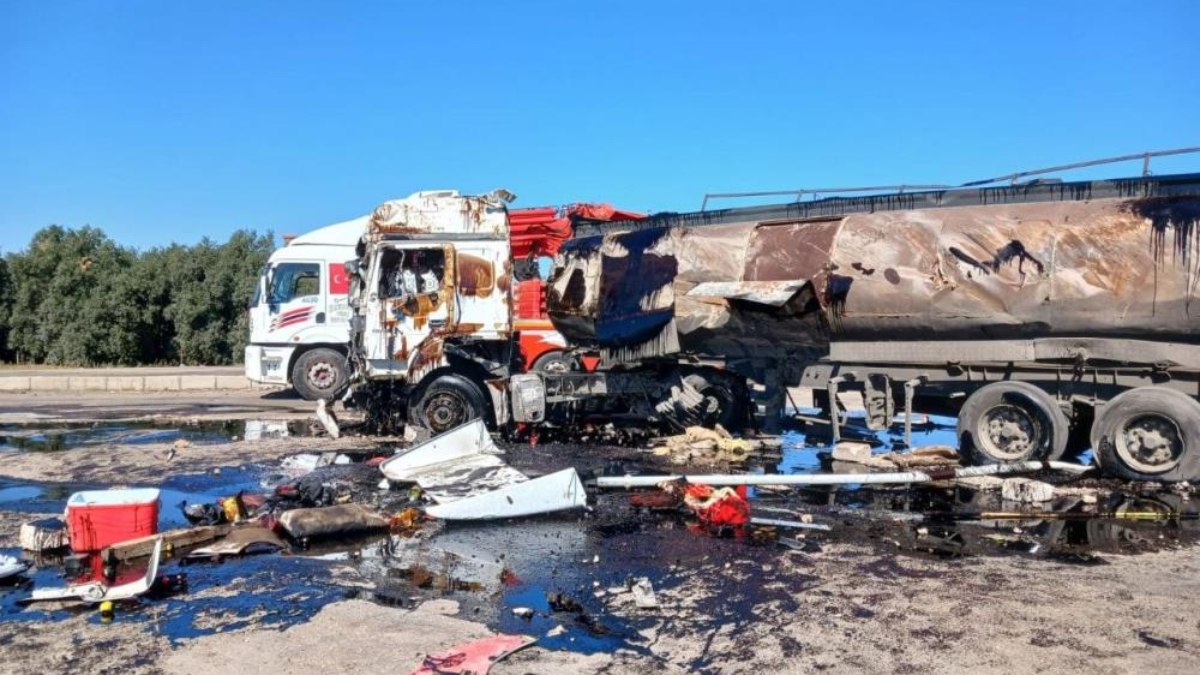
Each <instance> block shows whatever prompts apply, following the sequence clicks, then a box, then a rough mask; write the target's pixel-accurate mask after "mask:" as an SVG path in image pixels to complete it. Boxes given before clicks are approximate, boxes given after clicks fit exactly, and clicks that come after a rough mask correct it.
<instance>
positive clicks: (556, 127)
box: [0, 0, 1200, 251]
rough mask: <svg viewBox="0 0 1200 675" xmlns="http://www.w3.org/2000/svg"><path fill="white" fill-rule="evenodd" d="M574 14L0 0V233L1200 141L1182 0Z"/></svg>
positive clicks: (767, 184) (935, 165)
mask: <svg viewBox="0 0 1200 675" xmlns="http://www.w3.org/2000/svg"><path fill="white" fill-rule="evenodd" d="M584 4H585V3H573V2H563V1H561V0H559V1H556V2H544V3H543V2H536V3H535V2H511V3H508V2H486V3H468V2H442V3H406V2H378V3H372V2H349V3H340V2H332V1H330V2H320V3H309V2H253V1H248V2H217V3H213V2H163V1H161V0H158V1H153V2H142V1H132V0H126V1H122V2H115V1H114V2H69V1H64V0H55V1H53V2H37V1H35V0H27V1H24V2H11V1H9V0H0V249H2V250H4V251H11V250H14V249H19V248H23V247H24V246H25V245H26V244H27V243H28V241H29V238H30V236H31V235H32V234H33V232H34V231H36V230H37V229H38V228H40V227H42V226H44V225H47V224H50V223H58V224H62V225H68V226H81V225H84V224H91V225H96V226H99V227H101V228H103V229H104V230H105V231H106V232H107V233H108V234H109V235H111V236H112V237H113V238H115V239H117V240H118V241H120V242H122V243H126V244H131V245H136V246H139V247H145V246H153V245H159V244H164V243H168V242H170V241H180V242H187V243H190V242H194V241H196V240H198V239H199V238H200V237H202V236H205V235H208V236H211V237H213V238H216V239H224V238H225V237H226V236H227V235H228V234H229V233H230V232H231V231H232V230H234V229H236V228H241V227H247V228H253V229H258V230H267V229H271V230H274V231H275V232H276V233H281V232H303V231H307V230H309V229H312V228H314V227H317V226H320V225H323V224H326V223H329V222H333V221H336V220H341V219H345V218H349V217H353V216H356V215H359V214H362V213H365V212H368V211H369V210H370V209H372V208H373V207H374V206H375V205H376V204H378V203H379V202H381V201H383V200H385V199H389V198H394V197H401V196H404V195H406V194H408V193H410V192H412V191H415V190H419V189H432V188H444V187H454V188H458V189H461V190H464V191H468V192H482V191H487V190H490V189H491V188H493V187H497V186H503V187H507V188H509V189H510V190H513V191H514V192H516V193H517V194H518V195H519V196H520V199H519V200H518V201H517V203H516V205H517V206H522V205H525V206H532V205H538V204H543V203H562V202H570V201H585V200H596V201H611V202H614V203H616V204H617V205H619V206H622V207H626V208H633V209H645V210H693V209H695V208H698V206H699V203H700V198H701V196H702V194H703V193H704V192H706V191H722V190H749V189H772V188H793V187H801V186H822V185H830V184H872V183H896V182H909V183H913V182H939V183H940V182H962V181H964V180H968V179H972V178H981V177H986V176H991V175H995V174H1001V173H1007V172H1010V171H1015V170H1018V169H1024V168H1032V167H1038V166H1043V165H1048V164H1056V163H1060V162H1066V161H1072V160H1078V159H1086V158H1092V157H1098V156H1104V155H1108V154H1121V153H1126V152H1134V151H1139V150H1145V149H1157V148H1168V147H1174V146H1182V145H1200V74H1198V73H1200V38H1198V37H1197V32H1196V30H1197V26H1200V3H1198V2H1193V1H1191V0H1178V1H1176V2H1167V1H1153V0H1149V1H1147V2H1140V3H1134V2H1128V1H1125V2H1108V1H1100V0H1090V1H1086V2H1084V1H1079V2H1032V1H1031V2H1011V1H1010V2H974V1H970V2H967V1H959V2H944V3H933V2H912V3H908V2H897V3H882V2H880V3H858V2H819V3H817V2H799V1H797V2H780V3H765V2H763V3H760V2H728V1H726V2H703V1H699V0H692V1H689V2H649V1H645V0H643V1H640V2H637V1H635V2H601V3H587V5H588V6H586V7H583V5H584ZM893 5H894V6H893ZM1138 168H1139V167H1138V166H1137V165H1126V166H1124V167H1119V168H1113V169H1105V170H1103V171H1101V172H1099V173H1100V174H1101V175H1113V174H1116V173H1129V172H1135V171H1137V170H1138ZM1155 168H1156V170H1158V171H1159V172H1167V171H1200V157H1193V158H1191V159H1186V160H1184V159H1177V160H1174V161H1163V162H1159V163H1157V164H1156V167H1155Z"/></svg>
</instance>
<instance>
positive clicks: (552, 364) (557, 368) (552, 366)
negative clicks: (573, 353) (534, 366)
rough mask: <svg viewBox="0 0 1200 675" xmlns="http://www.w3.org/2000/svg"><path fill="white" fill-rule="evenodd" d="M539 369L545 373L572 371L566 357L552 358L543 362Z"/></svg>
mask: <svg viewBox="0 0 1200 675" xmlns="http://www.w3.org/2000/svg"><path fill="white" fill-rule="evenodd" d="M538 370H540V371H542V372H543V373H554V374H561V373H566V372H570V370H571V367H570V364H568V363H567V362H566V360H565V359H550V360H548V361H546V362H545V363H543V364H542V365H541V366H540V367H539V368H538Z"/></svg>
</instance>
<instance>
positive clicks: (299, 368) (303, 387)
mask: <svg viewBox="0 0 1200 675" xmlns="http://www.w3.org/2000/svg"><path fill="white" fill-rule="evenodd" d="M348 381H349V366H348V364H347V363H346V355H345V354H342V353H341V352H339V351H337V350H336V349H328V348H326V347H318V348H316V349H310V350H308V351H306V352H304V353H303V354H301V355H300V356H299V357H298V358H297V359H296V362H295V363H294V364H293V365H292V387H293V388H294V389H295V390H296V393H297V394H300V398H302V399H304V400H306V401H316V400H319V399H325V400H326V401H332V400H333V399H335V398H337V397H338V396H341V395H342V393H343V392H345V390H346V384H347V382H348Z"/></svg>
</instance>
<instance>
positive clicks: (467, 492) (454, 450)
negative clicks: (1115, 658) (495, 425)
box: [379, 419, 587, 520]
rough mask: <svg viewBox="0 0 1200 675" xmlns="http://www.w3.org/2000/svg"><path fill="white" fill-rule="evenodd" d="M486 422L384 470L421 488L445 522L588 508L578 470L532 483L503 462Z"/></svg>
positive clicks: (382, 467)
mask: <svg viewBox="0 0 1200 675" xmlns="http://www.w3.org/2000/svg"><path fill="white" fill-rule="evenodd" d="M501 454H503V451H502V450H500V448H498V447H496V444H495V442H493V441H492V437H491V434H489V433H488V430H487V427H486V426H485V425H484V423H483V420H478V419H477V420H474V421H472V422H468V423H467V424H464V425H463V426H460V427H458V428H456V429H452V430H450V431H448V432H446V433H444V434H441V435H439V436H435V437H434V438H432V439H430V440H428V441H426V442H425V443H422V444H421V445H418V446H417V447H415V448H413V449H412V450H410V451H408V452H406V453H404V454H401V455H396V456H395V457H392V458H391V459H389V460H387V461H385V462H384V463H383V464H380V465H379V469H380V471H382V472H383V475H384V476H387V478H388V480H391V481H394V482H398V483H416V484H417V485H418V486H419V487H420V488H421V489H422V490H423V491H424V492H425V493H426V494H428V495H429V496H430V497H431V498H432V499H433V500H434V501H436V502H438V504H437V506H434V507H431V508H429V509H428V510H427V511H426V512H427V513H428V514H429V515H430V516H432V517H434V518H442V519H445V520H486V519H494V518H515V517H519V516H529V515H534V514H539V513H551V512H554V511H562V510H565V509H572V508H578V507H581V506H584V505H585V504H586V503H587V494H586V493H585V492H584V489H583V484H582V483H581V482H580V480H579V474H577V473H576V472H575V469H564V470H562V471H559V472H556V473H552V474H549V475H546V476H541V477H540V478H535V479H533V480H530V479H529V478H528V477H527V476H526V475H525V474H523V473H521V472H520V471H517V470H516V469H514V468H512V467H511V466H509V465H508V464H506V463H505V462H504V460H502V459H501V458H500V455H501Z"/></svg>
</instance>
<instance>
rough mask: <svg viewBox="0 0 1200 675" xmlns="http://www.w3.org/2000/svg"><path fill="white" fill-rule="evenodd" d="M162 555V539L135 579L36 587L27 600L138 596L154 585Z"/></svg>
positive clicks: (119, 598) (95, 600) (105, 598)
mask: <svg viewBox="0 0 1200 675" xmlns="http://www.w3.org/2000/svg"><path fill="white" fill-rule="evenodd" d="M156 492H157V491H156ZM161 557H162V541H161V540H160V541H159V542H158V543H157V544H156V545H155V546H154V551H153V552H152V553H151V554H150V564H149V565H148V566H147V567H146V573H145V574H144V575H142V576H141V577H139V578H137V579H135V580H133V581H130V582H128V583H124V584H120V585H116V586H109V585H108V584H105V583H104V582H102V581H89V582H85V583H80V584H72V585H70V586H66V587H62V588H35V589H34V590H33V593H32V594H31V595H30V597H29V598H28V599H27V600H26V602H42V601H46V600H75V599H78V600H82V601H84V602H88V603H92V604H96V603H100V602H104V601H106V600H128V599H130V598H136V597H137V596H139V595H142V594H143V593H145V592H146V591H149V590H150V588H151V587H153V586H154V581H155V579H156V578H158V563H159V560H160V559H161Z"/></svg>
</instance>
